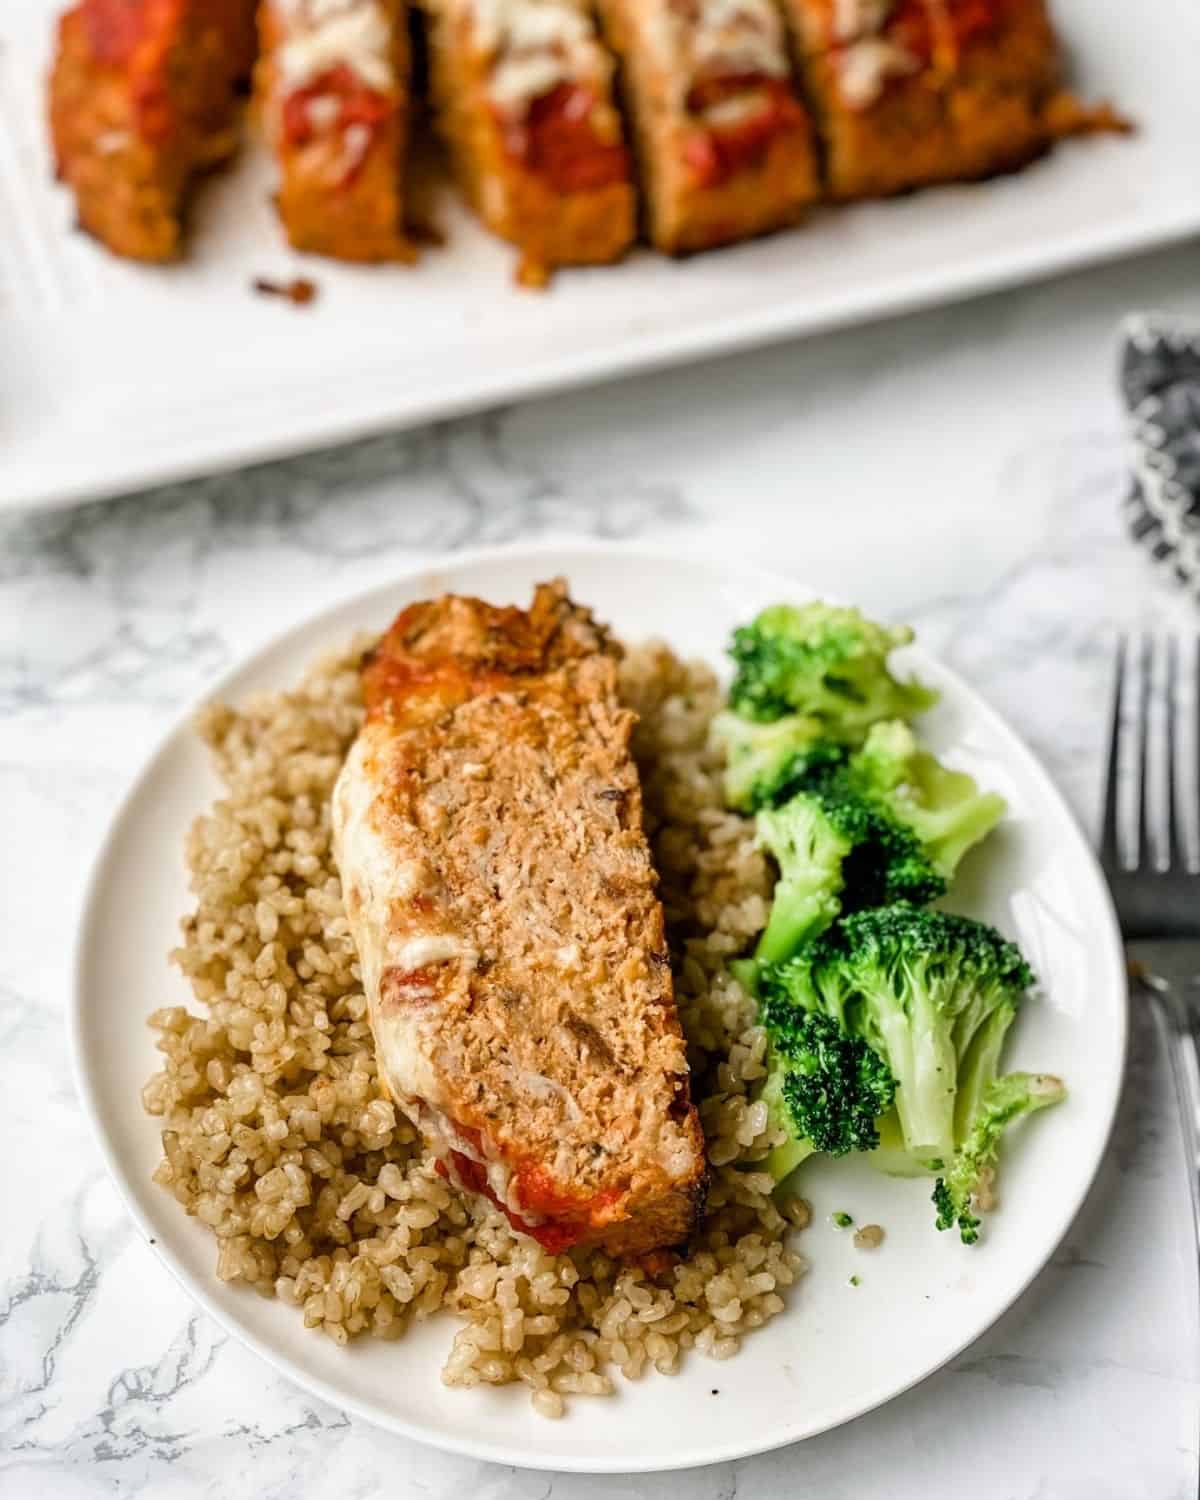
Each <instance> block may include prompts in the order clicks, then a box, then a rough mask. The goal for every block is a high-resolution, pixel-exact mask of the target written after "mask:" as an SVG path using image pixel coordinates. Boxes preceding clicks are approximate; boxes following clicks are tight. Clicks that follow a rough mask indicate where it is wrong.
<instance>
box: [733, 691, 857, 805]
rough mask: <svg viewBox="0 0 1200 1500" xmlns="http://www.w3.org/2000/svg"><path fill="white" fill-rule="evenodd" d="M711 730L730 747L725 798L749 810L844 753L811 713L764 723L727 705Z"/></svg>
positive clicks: (769, 799) (789, 715)
mask: <svg viewBox="0 0 1200 1500" xmlns="http://www.w3.org/2000/svg"><path fill="white" fill-rule="evenodd" d="M710 733H711V734H712V737H713V740H714V742H715V743H716V744H718V745H720V746H721V748H722V749H723V750H724V751H725V801H726V803H727V804H728V805H729V806H730V807H733V808H738V809H739V810H741V811H744V812H753V811H754V810H755V809H756V808H759V807H767V806H769V805H770V804H771V803H772V802H776V801H778V800H779V797H780V793H781V791H782V790H783V789H784V788H786V787H787V786H788V785H789V784H790V783H792V782H793V781H794V780H795V779H796V777H797V776H802V775H803V774H804V773H805V772H806V771H807V770H809V769H810V768H811V767H813V766H815V765H817V764H819V763H820V762H822V761H828V760H830V759H836V758H837V757H838V756H839V755H840V751H839V749H838V747H837V746H835V745H833V744H832V743H831V742H830V741H829V740H827V739H826V738H825V729H824V726H823V725H822V723H821V721H820V719H813V718H809V717H808V716H807V715H806V714H786V715H785V716H784V717H783V718H782V719H774V720H772V721H771V722H769V723H760V722H758V721H756V720H754V719H743V718H742V717H741V715H740V714H735V713H732V712H730V710H729V709H726V710H725V711H724V712H723V713H719V714H718V715H717V716H716V718H715V719H714V720H713V721H712V728H711V730H710Z"/></svg>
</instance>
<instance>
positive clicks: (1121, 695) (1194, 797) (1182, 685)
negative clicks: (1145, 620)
mask: <svg viewBox="0 0 1200 1500" xmlns="http://www.w3.org/2000/svg"><path fill="white" fill-rule="evenodd" d="M1198 674H1200V650H1198V649H1197V648H1196V647H1195V646H1192V647H1189V649H1188V650H1187V651H1186V652H1185V651H1184V650H1183V649H1182V648H1181V646H1180V644H1179V642H1178V641H1177V640H1176V639H1175V638H1174V637H1166V638H1164V639H1156V638H1155V637H1153V636H1151V635H1148V634H1145V633H1139V634H1137V635H1133V636H1125V637H1122V638H1121V640H1120V641H1119V642H1118V645H1117V661H1116V685H1115V690H1114V694H1113V715H1112V729H1111V733H1110V737H1109V758H1108V780H1107V785H1106V789H1105V798H1104V827H1103V830H1102V833H1101V841H1100V856H1101V861H1102V863H1103V865H1104V867H1105V870H1106V872H1107V873H1108V875H1109V878H1110V880H1111V879H1113V878H1114V877H1115V876H1116V877H1119V876H1124V877H1126V878H1128V877H1130V876H1132V875H1134V874H1136V875H1137V877H1138V878H1139V880H1144V879H1145V878H1146V877H1151V878H1153V877H1155V876H1158V877H1161V879H1162V884H1161V885H1160V886H1159V889H1158V892H1157V894H1158V896H1159V897H1160V898H1165V896H1166V881H1167V879H1168V878H1170V877H1176V878H1178V877H1180V876H1190V874H1191V871H1192V870H1194V868H1195V865H1196V860H1195V852H1196V843H1197V835H1198V833H1200V829H1198V827H1197V818H1198V809H1200V779H1198V748H1200V725H1198V723H1197V703H1198V702H1200V684H1198V680H1197V679H1198ZM1180 892H1181V895H1180V898H1179V899H1186V900H1190V901H1192V902H1194V903H1195V904H1196V905H1197V906H1198V907H1200V885H1197V884H1195V883H1194V882H1189V886H1188V888H1187V891H1186V893H1184V892H1183V888H1182V887H1180ZM1117 894H1118V896H1119V895H1120V892H1118V893H1117ZM1172 904H1175V903H1174V901H1172ZM1198 919H1200V917H1198Z"/></svg>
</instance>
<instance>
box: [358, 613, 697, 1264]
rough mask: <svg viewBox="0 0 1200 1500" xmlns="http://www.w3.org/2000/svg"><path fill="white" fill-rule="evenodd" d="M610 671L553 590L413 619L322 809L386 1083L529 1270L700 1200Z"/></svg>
mask: <svg viewBox="0 0 1200 1500" xmlns="http://www.w3.org/2000/svg"><path fill="white" fill-rule="evenodd" d="M616 671H617V659H616V650H615V647H614V646H613V644H612V642H611V641H610V640H609V638H608V637H607V635H606V634H605V632H604V631H603V630H602V629H601V628H599V627H598V626H597V625H596V624H595V623H594V622H593V621H592V619H591V616H590V615H589V614H588V612H587V611H586V610H583V609H580V608H578V607H576V606H575V605H574V604H572V603H571V601H570V600H569V599H568V597H567V595H566V592H565V589H564V587H563V586H562V585H561V584H553V585H543V586H542V587H540V588H539V589H538V590H537V593H536V595H535V597H534V601H533V605H532V608H531V609H530V610H528V611H525V610H521V609H516V608H496V607H493V606H492V605H489V604H485V603H483V602H482V601H480V600H478V599H469V598H460V597H455V596H447V597H444V598H440V599H436V600H433V601H431V602H428V603H422V604H416V605H413V606H411V607H410V608H409V609H406V610H405V611H404V612H403V613H402V614H401V615H400V616H399V618H398V619H397V620H396V621H395V623H394V624H393V625H392V627H391V629H390V630H389V631H388V632H387V634H386V636H385V637H384V638H383V641H382V643H381V644H380V646H379V648H378V649H377V650H376V651H375V652H374V653H373V655H372V656H371V657H370V659H369V660H368V661H367V662H366V664H365V666H364V669H363V686H364V693H365V698H366V703H367V720H366V724H365V726H364V728H363V731H362V733H361V735H360V736H359V738H358V740H357V741H356V743H355V745H354V746H353V748H352V750H351V752H350V755H349V756H348V758H347V761H346V765H345V767H344V769H343V771H342V774H341V777H340V779H339V781H338V784H337V788H336V790H335V794H334V836H335V850H336V853H337V859H338V863H339V867H340V870H341V875H342V886H343V893H344V898H345V902H346V909H347V912H348V914H349V919H350V922H351V925H352V928H353V931H354V935H355V939H356V941H357V944H358V949H359V954H360V958H361V964H362V979H363V985H364V988H365V990H366V994H367V997H368V1000H369V1003H370V1008H371V1020H372V1025H373V1028H374V1033H375V1041H376V1050H377V1054H378V1058H379V1064H380V1069H381V1072H382V1074H383V1076H384V1079H385V1081H386V1083H387V1085H388V1087H389V1089H390V1090H391V1092H392V1094H393V1096H394V1097H395V1098H396V1100H397V1101H398V1102H399V1104H400V1105H401V1106H402V1107H403V1108H404V1109H405V1110H406V1111H407V1112H408V1113H409V1114H410V1116H411V1117H412V1118H413V1119H414V1120H415V1121H416V1122H417V1123H418V1125H419V1127H420V1128H421V1130H422V1131H423V1133H424V1134H425V1137H426V1139H427V1140H428V1142H429V1144H430V1145H431V1147H432V1149H433V1150H434V1152H435V1153H436V1155H437V1158H438V1162H439V1168H440V1170H441V1171H443V1172H444V1173H445V1174H446V1175H447V1176H448V1177H449V1178H450V1179H451V1180H452V1181H454V1182H455V1183H457V1184H458V1185H459V1186H460V1187H461V1188H462V1189H464V1190H465V1191H468V1192H472V1193H481V1194H484V1195H486V1196H487V1197H488V1198H490V1199H491V1200H492V1201H493V1202H495V1203H496V1204H498V1205H499V1206H500V1207H501V1208H503V1210H504V1211H505V1213H506V1214H507V1215H508V1217H509V1219H510V1220H511V1221H512V1223H513V1224H514V1225H515V1226H516V1227H517V1228H518V1229H520V1230H522V1231H524V1232H525V1233H527V1234H530V1235H532V1236H533V1237H534V1238H535V1239H537V1240H538V1241H540V1242H541V1243H542V1244H543V1245H544V1246H546V1247H548V1248H550V1249H553V1250H560V1249H563V1248H566V1247H568V1246H570V1245H577V1244H602V1245H604V1246H605V1247H607V1248H608V1249H609V1250H611V1251H613V1252H614V1253H634V1252H642V1251H647V1250H651V1249H654V1248H657V1247H660V1246H664V1245H671V1244H674V1243H677V1242H679V1241H681V1240H683V1239H685V1238H686V1236H687V1234H688V1231H689V1227H690V1226H691V1225H692V1223H693V1222H694V1220H695V1218H696V1216H697V1214H698V1212H699V1209H700V1206H701V1202H702V1196H703V1188H704V1181H705V1166H704V1144H703V1138H702V1135H701V1130H700V1125H699V1121H698V1119H697V1116H696V1112H695V1110H694V1108H693V1107H692V1104H691V1102H690V1096H689V1084H688V1068H687V1062H686V1057H685V1051H684V1041H683V1037H682V1034H681V1032H680V1027H679V1021H678V1018H677V1015H676V1011H675V1005H674V999H673V993H672V984H671V971H670V966H669V961H668V955H667V948H666V941H665V937H664V931H663V913H662V907H661V904H660V903H659V900H658V897H657V894H656V877H655V873H654V869H653V866H652V863H651V859H650V851H649V847H648V844H647V840H646V836H645V833H644V831H643V828H642V805H641V791H640V787H639V782H638V775H637V770H636V767H635V766H634V763H633V760H632V758H631V755H630V751H629V737H630V731H631V728H632V725H633V715H632V714H631V713H630V712H629V711H628V710H626V709H625V708H623V707H622V706H621V704H620V702H619V700H618V696H617V677H616Z"/></svg>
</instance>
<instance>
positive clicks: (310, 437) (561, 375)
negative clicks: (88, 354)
mask: <svg viewBox="0 0 1200 1500" xmlns="http://www.w3.org/2000/svg"><path fill="white" fill-rule="evenodd" d="M969 185H970V184H968V186H969ZM952 186H962V184H956V185H952ZM933 191H934V192H935V193H936V192H937V191H938V189H934V190H933ZM1197 235H1200V200H1198V201H1196V202H1194V203H1193V202H1186V203H1184V204H1183V205H1181V206H1180V208H1179V209H1178V210H1177V211H1176V212H1175V213H1174V214H1164V215H1162V216H1160V217H1159V218H1156V219H1153V220H1150V221H1149V222H1146V221H1143V220H1139V219H1137V218H1136V217H1132V216H1131V217H1130V218H1128V219H1126V220H1118V221H1115V222H1114V223H1111V224H1108V225H1105V226H1103V227H1101V228H1099V229H1096V228H1084V229H1080V230H1078V231H1077V232H1076V233H1074V234H1072V235H1063V236H1061V237H1060V238H1059V239H1057V240H1056V241H1054V242H1053V243H1052V244H1051V245H1050V246H1049V247H1046V246H1040V245H1038V244H1036V243H1035V244H1031V245H1030V246H1029V248H1028V249H1027V250H1026V251H1025V252H1023V253H1021V254H1011V253H1004V254H1002V255H1001V254H997V253H991V254H983V255H979V256H977V257H975V258H973V259H972V260H971V261H970V262H969V263H968V264H965V265H963V266H962V267H961V268H959V269H958V270H957V271H956V272H955V273H954V274H952V275H951V276H950V278H949V279H947V276H946V274H945V272H944V271H943V270H941V269H940V268H934V269H932V270H929V271H926V272H924V273H922V274H920V275H915V274H914V275H912V276H909V277H908V278H906V279H905V280H904V281H903V282H902V283H901V284H900V285H898V286H897V285H895V284H889V285H888V286H885V287H884V288H882V289H879V290H875V291H873V292H871V293H869V294H863V293H859V294H856V295H847V296H845V297H843V298H841V299H838V300H836V301H834V302H832V303H831V304H826V305H824V306H823V307H818V309H817V310H816V311H815V312H814V311H813V310H812V309H811V308H810V307H809V306H808V305H807V304H806V303H805V301H804V300H803V298H799V297H798V298H796V299H795V300H794V301H792V302H790V303H788V304H786V305H785V306H784V307H783V308H782V309H778V308H777V309H769V310H761V311H759V312H756V313H754V314H752V315H740V314H722V315H720V316H718V317H715V318H713V319H712V320H705V321H704V322H700V323H697V324H695V325H693V326H690V327H685V328H679V329H673V330H670V331H668V332H660V333H656V334H653V335H641V336H631V337H629V338H627V339H625V340H623V341H622V342H621V343H620V344H619V345H614V346H611V347H608V348H603V349H596V350H591V351H589V352H587V353H586V354H582V355H560V356H556V357H553V358H548V359H542V360H540V361H539V360H535V361H532V362H530V363H529V364H528V365H527V366H525V367H523V368H522V370H521V371H520V372H519V373H518V374H515V375H514V374H510V373H509V372H507V371H505V372H499V373H495V374H492V375H490V376H489V377H488V378H487V379H476V380H475V381H473V382H465V383H464V382H458V383H456V384H455V383H450V384H446V385H445V386H442V387H438V388H436V389H435V391H434V393H433V394H431V395H427V396H424V397H417V398H413V399H410V400H407V401H398V400H396V399H392V398H385V399H383V400H380V401H376V402H374V403H367V402H363V403H361V404H360V405H359V407H358V408H357V411H356V412H351V413H347V414H345V415H342V414H341V413H340V411H339V409H338V408H337V407H336V406H334V407H330V408H329V412H328V415H327V416H326V417H325V418H323V419H319V420H315V421H314V420H312V419H311V418H310V420H309V422H308V424H307V427H306V430H305V432H304V433H303V434H301V433H298V432H294V431H288V432H272V433H270V434H268V435H261V436H260V435H258V434H257V433H256V432H255V433H244V434H243V435H242V436H241V437H240V438H239V439H238V440H236V441H234V442H226V443H219V444H217V445H216V447H215V449H214V444H213V442H212V435H211V433H205V434H202V435H201V436H199V437H197V438H195V439H194V440H192V446H191V450H190V451H191V456H190V457H179V458H172V457H170V456H168V455H167V454H166V452H165V451H164V450H161V449H160V450H156V453H155V456H154V458H152V459H151V460H150V461H148V462H145V461H143V462H141V463H139V462H138V461H137V459H136V457H135V456H134V454H135V453H136V449H132V450H131V451H130V457H129V458H128V460H126V461H125V462H124V463H123V465H122V466H121V467H120V469H117V468H115V467H114V468H113V469H112V470H110V472H109V475H108V477H107V478H100V479H97V478H95V477H93V475H92V474H91V473H90V472H89V473H88V474H85V475H79V476H76V477H71V476H66V477H62V476H58V477H56V476H54V475H53V474H51V476H50V477H49V479H43V480H42V481H41V482H40V484H39V482H38V481H36V480H35V481H34V483H33V484H32V485H30V484H25V485H23V486H20V487H14V488H13V489H12V490H7V491H6V490H5V489H4V488H3V485H2V481H0V515H2V514H4V513H5V512H6V511H18V512H19V511H21V510H32V511H46V512H54V511H57V510H62V509H65V508H68V507H70V506H73V505H89V504H96V503H98V502H100V501H103V500H108V499H113V498H116V497H119V496H125V495H136V494H138V493H140V492H144V491H148V490H152V489H155V488H159V487H163V486H167V485H172V484H179V483H183V482H186V481H188V480H198V479H201V478H208V477H211V476H214V475H220V474H228V473H231V472H235V471H236V470H238V469H241V468H247V467H251V466H257V465H260V464H270V463H279V462H282V461H284V460H286V459H289V458H302V457H304V456H305V455H307V454H310V453H315V452H320V451H321V450H323V449H328V448H338V447H343V446H346V445H349V444H353V443H356V442H363V441H366V440H368V439H370V438H373V437H379V436H381V435H383V434H386V433H388V432H396V433H402V432H409V431H412V430H414V429H415V428H419V427H422V426H425V425H427V424H429V423H431V422H439V421H451V420H453V419H455V418H460V417H468V416H471V415H475V414H478V413H480V412H484V411H490V410H495V409H497V408H498V407H500V406H506V405H511V404H513V403H517V402H526V401H532V400H538V399H542V398H545V397H547V396H551V395H555V394H560V393H568V392H574V391H578V390H581V389H586V388H587V387H589V386H594V385H599V384H603V383H604V382H606V381H609V380H615V379H618V378H622V377H637V376H642V375H653V374H655V373H656V372H661V371H664V370H671V369H678V368H680V367H683V366H687V365H690V364H699V363H702V362H704V361H705V360H710V359H724V358H726V357H732V356H735V355H738V354H747V353H751V352H753V351H754V350H756V349H768V348H771V347H774V346H776V345H779V344H782V343H786V342H788V341H789V340H790V341H803V340H806V339H812V338H819V337H821V336H823V335H826V334H830V333H834V332H837V331H838V330H840V329H849V328H858V327H865V326H869V325H871V324H875V323H881V322H886V321H887V320H888V319H889V318H903V317H907V316H910V315H913V314H917V313H920V312H923V311H929V310H932V309H935V308H938V307H953V306H956V305H958V304H961V303H965V302H970V301H974V300H975V299H977V298H980V297H985V296H988V295H990V294H992V293H997V292H1003V291H1008V290H1013V289H1016V288H1019V287H1022V286H1032V285H1037V284H1038V283H1040V282H1043V281H1053V280H1055V279H1056V278H1058V277H1061V276H1065V275H1068V274H1069V273H1071V272H1073V271H1085V270H1089V269H1093V268H1098V267H1101V266H1104V265H1108V264H1111V263H1114V262H1120V261H1124V260H1133V259H1136V258H1137V257H1139V256H1142V255H1148V254H1151V253H1152V252H1154V251H1155V250H1164V249H1167V248H1169V247H1172V246H1175V245H1179V244H1182V243H1184V242H1186V241H1187V240H1190V239H1194V238H1195V237H1196V236H1197ZM2 327H3V323H2V322H0V328H2ZM380 368H381V369H382V368H384V367H382V366H381V367H380ZM383 388H386V382H384V383H383ZM184 451H185V453H186V452H187V451H189V450H188V448H187V445H184Z"/></svg>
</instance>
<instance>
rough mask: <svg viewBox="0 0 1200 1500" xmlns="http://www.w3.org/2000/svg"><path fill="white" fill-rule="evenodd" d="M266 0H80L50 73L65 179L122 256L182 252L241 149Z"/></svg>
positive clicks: (147, 257)
mask: <svg viewBox="0 0 1200 1500" xmlns="http://www.w3.org/2000/svg"><path fill="white" fill-rule="evenodd" d="M253 48H254V0H79V3H78V4H76V5H74V6H72V7H71V9H70V10H68V11H67V12H66V14H65V15H64V16H63V17H62V20H61V22H60V24H59V28H58V45H57V50H56V54H55V59H54V65H53V69H52V72H51V76H50V132H51V136H52V139H53V142H54V154H55V161H56V165H57V169H58V175H59V176H60V177H61V178H62V179H63V181H65V182H66V183H67V184H68V185H69V186H70V187H71V189H72V190H73V192H74V194H75V201H76V206H77V211H78V218H79V225H80V227H81V228H82V229H84V230H86V231H87V232H88V233H89V234H91V235H94V236H95V237H96V239H98V240H100V241H101V242H102V243H103V244H105V245H106V246H107V247H108V248H109V249H110V250H111V251H113V253H114V254H116V255H123V256H128V257H131V258H132V259H135V260H144V261H165V260H171V259H173V258H174V257H175V256H177V255H178V254H179V251H180V246H181V241H182V235H183V224H182V221H183V216H184V211H185V209H186V206H187V202H188V199H189V198H190V195H191V191H192V188H193V186H194V185H195V183H196V181H197V179H198V178H199V177H200V175H201V174H202V173H204V172H206V171H209V170H210V169H212V168H213V167H214V166H216V165H218V164H219V163H220V162H222V161H224V160H225V159H226V158H228V157H229V156H231V155H232V154H233V152H234V151H235V150H236V148H237V145H238V118H239V114H240V108H241V101H240V92H239V91H240V88H241V85H242V84H243V83H244V82H245V80H246V78H247V76H248V74H249V71H250V65H251V61H252V57H253Z"/></svg>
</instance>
